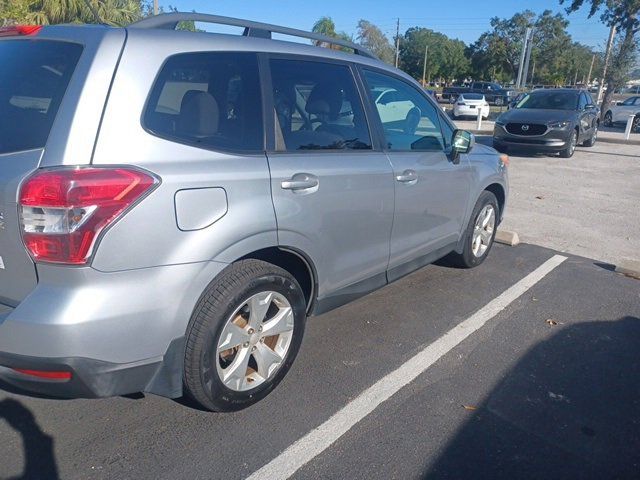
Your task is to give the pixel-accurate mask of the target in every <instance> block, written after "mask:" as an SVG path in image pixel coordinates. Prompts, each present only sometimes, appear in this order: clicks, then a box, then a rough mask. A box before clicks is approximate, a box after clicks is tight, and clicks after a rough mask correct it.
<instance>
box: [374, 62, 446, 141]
mask: <svg viewBox="0 0 640 480" xmlns="http://www.w3.org/2000/svg"><path fill="white" fill-rule="evenodd" d="M364 77H365V80H366V82H367V86H368V88H369V92H370V98H371V99H372V101H373V102H374V103H375V109H376V110H377V112H378V116H379V117H380V122H382V127H383V129H384V136H385V144H386V145H387V148H388V149H389V150H400V151H407V150H414V151H415V150H425V151H439V150H444V146H445V142H444V140H443V138H442V132H441V131H440V121H439V120H438V111H437V109H436V107H435V106H434V105H433V104H432V103H431V102H430V101H429V100H427V99H426V98H425V97H424V96H423V95H422V94H421V93H420V92H419V91H418V90H417V89H416V88H414V87H412V86H411V85H409V84H408V83H405V82H403V81H402V80H399V79H397V78H394V77H390V76H388V75H384V74H381V73H377V72H373V71H370V70H365V71H364ZM380 92H393V98H394V101H393V102H381V101H380V100H379V98H384V96H383V97H381V95H380Z"/></svg>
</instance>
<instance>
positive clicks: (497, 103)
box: [495, 97, 504, 107]
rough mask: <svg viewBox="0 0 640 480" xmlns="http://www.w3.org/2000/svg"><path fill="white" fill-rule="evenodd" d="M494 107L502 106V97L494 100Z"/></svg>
mask: <svg viewBox="0 0 640 480" xmlns="http://www.w3.org/2000/svg"><path fill="white" fill-rule="evenodd" d="M495 103H496V106H497V107H501V106H502V105H504V99H503V98H502V97H498V98H496V102H495Z"/></svg>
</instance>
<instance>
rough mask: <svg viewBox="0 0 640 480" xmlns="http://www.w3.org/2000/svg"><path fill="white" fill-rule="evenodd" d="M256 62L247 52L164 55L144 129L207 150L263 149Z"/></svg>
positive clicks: (254, 57) (152, 92)
mask: <svg viewBox="0 0 640 480" xmlns="http://www.w3.org/2000/svg"><path fill="white" fill-rule="evenodd" d="M261 102H262V100H261V97H260V80H259V74H258V60H257V57H256V55H255V54H252V53H240V52H238V53H230V52H205V53H185V54H179V55H175V56H173V57H170V58H169V59H168V60H167V62H166V63H165V65H164V67H163V68H162V71H161V72H160V75H159V76H158V79H157V80H156V83H155V85H154V87H153V89H152V91H151V95H150V97H149V102H148V105H147V109H146V111H145V114H144V118H143V124H144V127H145V128H146V129H147V130H148V131H150V132H151V133H153V134H154V135H157V136H159V137H163V138H166V139H168V140H172V141H176V142H179V143H186V144H190V145H193V146H197V147H200V148H206V149H211V150H231V151H246V152H257V151H260V150H263V149H264V146H263V144H264V140H263V139H264V131H263V126H262V103H261Z"/></svg>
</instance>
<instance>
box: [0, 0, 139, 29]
mask: <svg viewBox="0 0 640 480" xmlns="http://www.w3.org/2000/svg"><path fill="white" fill-rule="evenodd" d="M90 2H91V5H92V6H93V8H94V9H95V10H96V11H97V13H98V15H99V17H100V19H101V20H102V21H103V22H104V23H107V24H109V25H127V24H129V23H131V22H135V21H136V20H139V19H140V18H142V12H143V8H144V4H143V0H90ZM0 18H1V19H2V21H3V22H4V23H29V24H38V25H49V24H59V23H96V19H95V17H94V15H93V13H92V12H91V10H90V9H89V8H88V6H87V4H86V2H85V1H84V0H0Z"/></svg>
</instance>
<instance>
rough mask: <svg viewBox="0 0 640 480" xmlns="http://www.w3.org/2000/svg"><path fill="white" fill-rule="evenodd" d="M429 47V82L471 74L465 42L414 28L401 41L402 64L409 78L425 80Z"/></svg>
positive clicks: (448, 79)
mask: <svg viewBox="0 0 640 480" xmlns="http://www.w3.org/2000/svg"><path fill="white" fill-rule="evenodd" d="M426 46H428V47H429V51H428V55H427V69H426V73H427V78H428V79H430V78H431V77H436V78H443V79H445V80H447V81H451V80H454V79H460V78H464V77H465V76H466V75H467V73H468V72H469V61H468V59H467V57H466V56H465V44H464V43H463V42H462V41H460V40H452V39H450V38H449V37H447V36H446V35H443V34H442V33H438V32H434V31H433V30H429V29H428V28H420V27H412V28H410V29H408V30H407V31H406V32H405V34H404V35H403V36H401V37H400V64H401V67H402V69H403V70H404V71H405V72H407V73H408V74H409V75H411V76H413V77H414V78H416V79H421V78H422V69H423V65H424V53H425V47H426Z"/></svg>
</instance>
